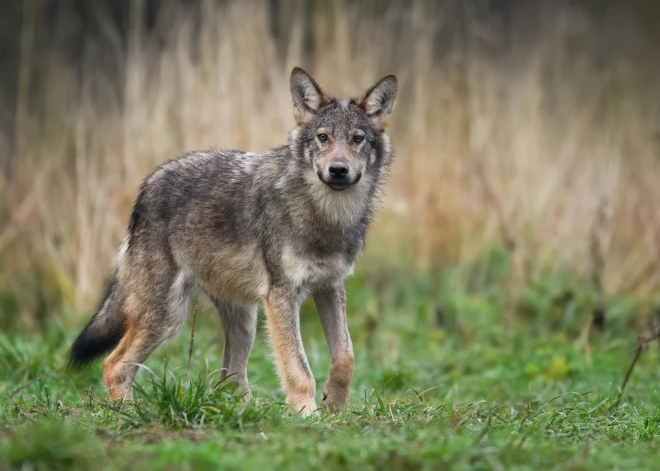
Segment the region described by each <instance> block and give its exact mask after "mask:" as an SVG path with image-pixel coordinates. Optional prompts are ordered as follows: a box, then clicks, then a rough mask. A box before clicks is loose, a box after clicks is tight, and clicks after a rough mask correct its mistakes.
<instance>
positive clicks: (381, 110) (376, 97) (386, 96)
mask: <svg viewBox="0 0 660 471" xmlns="http://www.w3.org/2000/svg"><path fill="white" fill-rule="evenodd" d="M398 92H399V81H398V80H397V79H396V77H395V76H394V75H392V74H390V75H386V76H385V77H383V78H382V79H380V80H379V81H378V82H376V85H374V86H373V87H371V88H370V89H369V90H367V91H366V92H365V93H364V95H362V96H361V97H360V98H359V99H358V101H357V105H358V106H359V107H360V108H362V110H363V111H364V112H365V113H366V114H367V117H368V118H369V121H370V122H371V125H372V126H373V127H374V128H375V129H376V130H377V131H381V132H382V131H384V130H385V128H386V127H387V125H388V124H389V122H390V117H391V116H392V110H393V109H394V105H395V104H396V96H397V94H398Z"/></svg>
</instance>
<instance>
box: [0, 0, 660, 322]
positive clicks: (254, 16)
mask: <svg viewBox="0 0 660 471" xmlns="http://www.w3.org/2000/svg"><path fill="white" fill-rule="evenodd" d="M659 51H660V4H659V3H658V2H657V1H654V0H647V1H644V0H626V1H614V0H583V1H579V0H573V1H568V0H552V1H550V0H548V1H543V0H539V1H534V2H529V1H523V0H437V1H404V0H364V1H351V0H336V1H322V0H313V1H304V0H263V1H245V0H244V1H240V2H239V1H221V0H217V1H177V0H168V1H154V0H150V1H146V0H141V1H140V0H133V1H129V0H95V1H93V2H92V1H85V0H24V1H18V0H6V1H0V61H1V62H0V63H1V64H2V66H1V67H0V195H1V197H0V329H2V330H4V329H12V330H15V329H17V330H19V331H28V330H34V329H37V328H39V327H43V326H44V325H47V324H48V323H50V322H53V321H56V322H61V323H63V324H67V325H72V324H77V323H81V322H83V321H84V319H86V318H87V317H88V316H89V315H90V313H91V312H92V310H93V309H94V308H95V307H96V303H97V302H98V301H99V299H100V295H101V293H102V291H103V289H104V287H105V286H104V284H105V283H107V281H108V276H109V271H110V264H111V259H112V256H113V254H114V251H115V250H116V248H117V247H118V245H119V242H120V241H121V238H122V237H123V233H124V231H125V229H126V226H127V222H128V217H129V212H130V210H131V205H132V203H133V201H134V198H135V196H136V192H137V187H138V185H139V183H140V182H141V180H142V179H143V178H144V177H145V176H146V175H147V174H148V173H149V172H150V171H151V170H152V169H153V168H154V166H156V165H157V164H158V163H160V162H162V161H164V160H166V159H169V158H173V157H175V156H177V155H178V154H181V153H183V152H185V151H190V150H194V149H203V148H207V147H217V148H240V149H244V150H250V151H265V150H267V149H269V148H270V147H273V146H276V145H280V144H282V143H284V142H285V140H286V138H287V132H288V131H290V130H291V129H292V128H293V126H294V121H293V116H292V111H291V106H290V97H289V91H288V79H289V73H290V70H291V68H292V67H293V66H295V65H299V66H302V67H303V68H305V69H306V70H308V71H309V72H310V73H311V74H312V75H313V76H314V77H315V78H316V79H317V80H318V81H319V82H320V84H321V85H322V86H323V87H324V88H325V89H326V90H328V91H329V92H330V93H333V94H337V95H355V94H358V93H360V92H362V91H363V90H365V89H366V88H367V87H368V86H370V85H371V84H372V83H373V82H375V81H376V80H377V79H378V78H379V77H381V76H382V75H384V74H386V73H394V74H396V75H397V76H398V78H399V81H400V95H399V101H398V105H397V109H396V111H395V114H394V116H393V120H392V124H391V126H390V134H391V136H392V138H393V142H394V144H395V146H396V150H397V153H396V163H395V166H394V169H393V171H392V176H391V179H390V182H389V184H388V187H387V191H386V197H385V200H384V202H383V208H382V211H381V212H380V213H379V215H378V217H377V219H376V222H375V224H374V227H373V228H372V231H371V232H370V234H369V239H368V243H367V251H366V253H365V256H364V257H363V259H362V261H361V262H360V264H359V269H358V272H357V274H356V278H355V280H354V281H352V282H351V283H353V284H352V288H351V289H352V290H353V291H354V295H355V297H356V299H358V300H357V301H355V302H356V306H359V310H360V311H364V312H365V313H366V314H365V316H366V320H365V321H364V323H363V324H361V325H364V326H365V331H366V332H367V334H368V332H369V329H371V328H373V326H374V325H377V323H378V312H379V308H378V305H375V306H374V305H372V304H373V303H377V302H381V303H383V302H386V303H392V304H393V305H396V303H397V302H399V301H397V300H399V299H400V297H398V296H399V295H401V296H407V298H406V299H409V300H410V299H412V300H413V301H412V304H411V303H408V304H406V306H413V309H414V310H415V312H421V313H422V314H420V317H419V322H429V323H433V324H437V325H438V326H440V327H443V328H444V326H447V325H451V322H452V321H451V319H452V316H454V317H453V318H457V317H460V316H459V313H460V314H461V315H462V313H463V312H465V311H466V310H467V311H470V310H472V312H474V313H475V315H479V313H480V312H482V310H483V308H482V307H480V306H479V305H475V304H474V298H469V299H471V300H472V301H470V303H467V304H465V303H464V304H461V302H462V301H461V300H462V299H463V300H464V299H468V298H458V297H457V295H456V293H459V292H472V293H475V292H477V293H482V292H489V291H488V290H491V291H492V292H493V293H495V294H493V295H492V297H491V298H488V299H490V300H491V301H492V303H491V304H490V305H491V306H494V307H492V308H489V309H491V310H492V311H493V316H495V317H497V316H499V317H501V318H505V319H511V318H533V317H538V316H553V315H556V316H558V317H557V319H558V320H557V322H559V323H560V324H558V325H568V324H566V323H567V322H568V323H569V324H570V325H572V326H574V328H575V329H576V330H579V328H581V326H582V325H583V322H585V320H586V322H588V321H589V319H591V318H592V316H594V317H593V319H594V321H596V320H597V319H600V317H598V316H602V312H601V311H602V310H603V309H609V307H610V304H609V300H610V299H615V298H616V299H620V298H621V297H624V298H625V299H628V300H630V301H629V303H628V304H626V307H625V308H621V309H620V310H621V311H622V312H624V311H625V314H622V316H624V317H625V319H626V322H629V321H630V322H638V320H639V319H640V318H641V317H639V316H638V315H637V313H641V312H643V313H646V312H648V310H649V309H651V308H652V307H653V306H654V303H655V302H657V301H660V299H658V298H657V295H656V294H654V293H657V292H658V288H659V287H660V270H658V267H659V266H660V205H659V202H660V185H658V182H660V60H658V57H659V56H658V54H659ZM578 288H579V291H578ZM365 293H366V294H365ZM578 293H579V294H578ZM489 296H490V295H489ZM575 299H580V300H582V301H580V302H579V303H578V304H570V303H571V302H573V303H575V302H576V301H575ZM415 300H417V301H415ZM372 301H373V303H372ZM580 303H581V304H580ZM569 304H570V305H571V306H573V307H572V308H570V309H569V308H567V306H569ZM557 306H560V307H559V308H558V307H557ZM576 306H577V307H576ZM357 309H358V308H356V310H357ZM599 312H600V313H601V314H598V313H599ZM356 314H357V313H356ZM571 316H572V317H571ZM569 317H570V319H573V317H575V318H576V319H579V320H575V321H574V320H570V319H569V321H567V320H566V319H567V318H569Z"/></svg>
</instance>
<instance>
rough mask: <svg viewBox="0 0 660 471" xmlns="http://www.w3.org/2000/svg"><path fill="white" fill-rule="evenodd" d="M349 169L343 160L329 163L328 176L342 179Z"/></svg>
mask: <svg viewBox="0 0 660 471" xmlns="http://www.w3.org/2000/svg"><path fill="white" fill-rule="evenodd" d="M349 171H350V168H348V165H346V164H345V163H344V162H333V163H331V164H330V167H328V172H330V176H331V177H332V178H334V179H335V180H342V179H344V178H346V175H348V172H349Z"/></svg>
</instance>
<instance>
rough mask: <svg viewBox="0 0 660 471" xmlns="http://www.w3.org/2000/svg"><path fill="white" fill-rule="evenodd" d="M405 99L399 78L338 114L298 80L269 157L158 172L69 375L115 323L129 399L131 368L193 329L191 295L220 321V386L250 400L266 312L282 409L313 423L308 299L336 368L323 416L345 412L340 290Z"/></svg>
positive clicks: (360, 243) (118, 382)
mask: <svg viewBox="0 0 660 471" xmlns="http://www.w3.org/2000/svg"><path fill="white" fill-rule="evenodd" d="M396 89H397V82H396V78H394V76H391V75H390V76H387V77H385V78H384V79H382V80H381V81H380V82H378V83H377V84H376V85H375V86H374V87H372V88H371V89H369V90H368V92H367V93H366V94H365V95H363V96H362V97H360V98H358V99H350V100H338V99H335V98H331V97H328V96H327V95H326V94H325V93H324V92H323V91H322V90H321V89H320V87H319V86H318V84H316V82H315V81H314V80H313V79H312V78H311V77H310V76H309V75H308V74H307V73H305V72H304V71H302V69H298V68H296V69H294V71H293V72H292V75H291V92H292V101H293V105H294V115H295V117H296V120H297V122H298V127H297V128H296V129H295V130H294V131H292V132H291V134H290V137H289V140H288V144H287V145H284V146H281V147H278V148H276V149H273V150H271V151H269V152H266V153H261V154H257V153H248V152H241V151H236V150H208V151H200V152H191V153H188V154H185V155H183V156H181V157H178V158H176V159H173V160H170V161H168V162H166V163H164V164H162V165H161V166H159V167H158V168H157V169H156V170H155V171H154V172H153V173H152V174H151V175H150V176H149V177H147V178H146V180H145V181H144V183H143V184H142V186H141V187H140V191H139V195H138V197H137V200H136V203H135V207H134V210H133V214H132V216H131V220H130V224H129V229H128V234H127V236H126V239H125V241H124V243H123V244H122V247H121V248H120V250H119V254H118V256H117V258H116V277H115V281H113V285H112V287H111V289H110V290H109V294H108V296H107V297H106V300H105V301H104V303H103V304H102V306H101V308H100V310H99V312H98V313H97V314H96V315H95V316H94V318H92V320H91V321H90V324H89V325H88V327H87V328H86V329H85V331H83V333H82V334H81V336H80V337H79V339H78V340H77V341H76V343H77V344H78V347H77V349H76V348H75V346H76V344H74V348H72V363H74V364H75V363H84V362H86V361H88V360H89V359H90V357H92V356H94V354H97V353H98V352H92V350H93V349H92V346H93V343H94V342H95V341H96V340H97V339H96V338H91V337H89V333H90V332H97V331H98V329H99V328H100V327H102V325H105V324H108V323H109V320H108V319H109V318H112V319H115V321H113V325H122V326H123V327H122V328H123V330H122V331H121V332H122V335H123V337H121V336H120V338H121V339H122V341H121V342H119V346H117V348H116V349H115V351H114V352H113V353H112V355H110V357H109V358H108V359H107V360H106V362H105V364H104V366H105V367H106V368H105V370H104V376H105V377H106V382H107V383H109V384H108V387H109V388H111V395H113V393H112V388H113V387H114V388H117V390H118V391H116V392H115V393H114V396H115V397H125V398H129V397H131V390H132V380H133V378H134V376H135V372H136V367H135V365H134V364H133V363H141V362H143V361H145V360H146V359H147V357H148V356H149V355H150V354H151V352H153V350H154V349H155V348H156V347H158V346H159V345H160V344H162V343H164V342H166V341H167V340H169V339H171V338H173V337H174V336H175V335H176V334H177V333H178V332H179V331H180V330H181V329H182V328H183V327H184V326H185V322H186V316H187V311H188V294H189V291H190V289H191V288H193V287H194V288H196V289H198V290H200V291H201V292H203V293H205V294H206V295H208V296H209V297H210V298H211V299H213V300H214V303H215V304H216V306H217V307H218V309H219V311H220V313H221V319H222V323H223V328H224V331H225V341H226V344H225V358H224V361H223V378H225V377H226V378H227V379H229V380H233V381H236V382H237V383H238V384H239V387H240V389H241V390H242V391H244V392H245V393H246V394H247V395H248V396H249V386H248V383H247V374H246V365H247V357H248V355H249V352H250V349H251V347H252V343H253V341H254V335H255V328H256V309H257V305H258V304H260V303H264V304H265V305H266V313H267V316H268V320H269V327H270V330H271V337H272V340H273V347H274V348H275V356H276V362H277V364H278V372H279V374H280V377H281V379H282V384H283V388H284V390H285V391H286V392H287V402H288V403H289V404H291V405H292V407H294V408H296V409H298V410H299V409H302V412H303V413H310V412H312V410H313V409H315V408H316V402H315V397H314V396H315V391H314V387H313V377H312V374H311V371H310V369H309V365H308V364H307V360H306V358H305V354H304V350H303V347H302V340H301V337H300V331H299V323H298V316H299V313H298V310H299V307H300V304H301V303H302V301H303V300H304V299H305V297H307V296H308V295H309V294H313V295H314V299H315V302H316V305H317V307H318V310H319V313H320V315H321V320H322V324H323V328H324V332H325V334H326V337H327V339H328V345H329V348H330V350H331V354H332V362H333V364H332V365H331V374H330V380H329V381H328V385H326V392H325V393H324V398H325V399H324V402H323V404H322V405H327V406H328V407H332V408H336V407H341V406H343V405H344V404H345V403H346V401H347V400H348V386H349V383H350V376H351V375H352V369H353V351H352V345H351V341H350V336H349V334H348V329H347V327H346V312H345V294H344V290H343V280H344V278H346V277H347V276H349V275H350V274H351V273H352V271H353V267H354V266H355V263H356V262H357V260H358V257H359V256H360V254H361V252H362V250H363V248H364V240H365V235H366V232H367V228H368V226H369V223H370V221H371V218H372V216H373V213H374V210H375V209H376V206H377V203H378V198H379V195H380V190H381V187H382V184H383V182H384V180H385V178H386V176H387V172H388V169H389V167H390V164H391V161H392V158H393V155H392V146H391V144H390V141H389V138H388V137H387V136H386V135H385V134H384V133H383V131H384V129H385V126H386V125H387V121H388V120H389V116H390V114H391V112H392V109H393V107H394V103H395V100H396ZM321 134H323V135H325V140H322V139H323V137H324V136H323V135H321ZM356 135H359V136H362V138H361V140H359V138H356V137H355V136H356ZM358 141H359V142H358ZM336 162H341V164H342V165H345V167H346V168H347V169H348V170H347V175H346V177H345V178H343V177H342V178H343V179H342V180H340V181H335V179H334V178H335V177H333V176H332V175H331V174H330V173H329V167H330V166H331V165H332V164H333V163H336ZM110 308H111V309H110ZM120 319H121V321H120ZM85 335H87V337H85ZM129 337H130V338H129ZM115 343H117V342H115ZM88 344H89V345H88ZM86 348H87V350H86ZM97 350H98V348H97ZM339 370H341V372H338V371H339ZM348 370H350V372H349V371H348ZM333 371H334V372H335V373H333ZM333 394H334V395H336V396H337V397H332V395H333ZM328 395H330V396H331V397H328ZM340 396H341V397H340ZM344 396H345V397H344Z"/></svg>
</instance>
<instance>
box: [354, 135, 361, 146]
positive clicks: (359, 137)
mask: <svg viewBox="0 0 660 471" xmlns="http://www.w3.org/2000/svg"><path fill="white" fill-rule="evenodd" d="M363 140H364V136H361V135H359V134H356V135H355V136H353V142H355V143H356V144H359V143H360V142H362V141H363Z"/></svg>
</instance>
